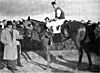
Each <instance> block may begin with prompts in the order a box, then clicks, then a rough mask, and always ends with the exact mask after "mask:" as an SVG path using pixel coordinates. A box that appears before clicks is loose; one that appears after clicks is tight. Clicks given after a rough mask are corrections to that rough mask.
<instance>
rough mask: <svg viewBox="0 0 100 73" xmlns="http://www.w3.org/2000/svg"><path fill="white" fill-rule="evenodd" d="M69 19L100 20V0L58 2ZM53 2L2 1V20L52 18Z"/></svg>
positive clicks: (31, 0) (40, 0)
mask: <svg viewBox="0 0 100 73" xmlns="http://www.w3.org/2000/svg"><path fill="white" fill-rule="evenodd" d="M56 1H57V4H58V6H60V7H61V8H62V10H63V11H64V12H65V15H66V17H67V18H70V17H72V18H83V19H92V20H100V14H99V13H100V9H99V7H100V0H56ZM51 2H52V0H0V19H2V18H4V17H6V18H14V17H23V16H28V15H30V16H37V17H38V18H39V16H40V18H41V17H46V16H48V14H49V16H52V15H53V13H52V12H54V10H53V8H52V6H51V4H50V3H51Z"/></svg>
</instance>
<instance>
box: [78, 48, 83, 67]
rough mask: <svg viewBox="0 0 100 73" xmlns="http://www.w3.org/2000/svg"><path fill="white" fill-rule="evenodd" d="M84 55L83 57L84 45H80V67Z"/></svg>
mask: <svg viewBox="0 0 100 73" xmlns="http://www.w3.org/2000/svg"><path fill="white" fill-rule="evenodd" d="M82 57H83V49H82V47H80V50H79V61H78V67H79V65H80V64H81V62H82Z"/></svg>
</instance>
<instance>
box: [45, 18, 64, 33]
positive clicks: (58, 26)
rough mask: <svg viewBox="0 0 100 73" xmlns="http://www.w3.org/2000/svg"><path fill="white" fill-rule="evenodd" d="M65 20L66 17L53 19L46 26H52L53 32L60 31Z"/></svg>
mask: <svg viewBox="0 0 100 73" xmlns="http://www.w3.org/2000/svg"><path fill="white" fill-rule="evenodd" d="M64 21H65V19H60V20H57V21H52V22H50V23H47V24H46V26H47V27H48V28H49V29H50V28H51V27H52V29H53V33H54V34H55V33H60V32H61V25H62V24H63V22H64Z"/></svg>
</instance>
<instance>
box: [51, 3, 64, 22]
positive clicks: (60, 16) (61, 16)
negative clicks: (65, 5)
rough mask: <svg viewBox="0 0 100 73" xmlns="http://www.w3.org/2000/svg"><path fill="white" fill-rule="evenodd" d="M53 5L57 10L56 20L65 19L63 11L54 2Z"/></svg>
mask: <svg viewBox="0 0 100 73" xmlns="http://www.w3.org/2000/svg"><path fill="white" fill-rule="evenodd" d="M51 4H52V6H53V8H54V10H55V20H57V19H65V14H64V12H63V10H62V9H61V8H60V7H58V6H57V4H56V2H52V3H51Z"/></svg>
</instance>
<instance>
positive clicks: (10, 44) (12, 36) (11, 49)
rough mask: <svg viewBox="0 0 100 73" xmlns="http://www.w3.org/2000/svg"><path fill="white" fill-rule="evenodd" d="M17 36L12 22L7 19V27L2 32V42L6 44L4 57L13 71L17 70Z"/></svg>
mask: <svg viewBox="0 0 100 73" xmlns="http://www.w3.org/2000/svg"><path fill="white" fill-rule="evenodd" d="M17 37H18V36H17V33H16V31H15V30H13V29H12V22H11V21H7V28H5V29H4V30H3V31H2V33H1V42H2V43H3V44H4V56H3V59H4V60H5V61H6V62H7V68H8V69H10V70H11V71H15V70H17V69H16V61H17V56H18V54H17V43H16V39H17Z"/></svg>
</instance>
